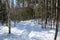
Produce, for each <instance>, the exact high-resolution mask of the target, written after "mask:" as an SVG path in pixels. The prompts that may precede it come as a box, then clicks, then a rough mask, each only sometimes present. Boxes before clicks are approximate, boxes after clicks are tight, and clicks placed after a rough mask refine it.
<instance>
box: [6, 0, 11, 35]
mask: <svg viewBox="0 0 60 40" xmlns="http://www.w3.org/2000/svg"><path fill="white" fill-rule="evenodd" d="M8 1H9V0H5V3H6V12H7V17H8V22H7V23H8V24H7V25H8V28H9V34H10V33H11V27H10V12H9V5H8Z"/></svg>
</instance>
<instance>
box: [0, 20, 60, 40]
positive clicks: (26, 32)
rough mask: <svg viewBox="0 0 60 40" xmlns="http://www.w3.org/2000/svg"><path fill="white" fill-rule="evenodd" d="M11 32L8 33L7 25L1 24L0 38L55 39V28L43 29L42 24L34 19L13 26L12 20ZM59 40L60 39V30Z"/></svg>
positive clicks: (24, 39)
mask: <svg viewBox="0 0 60 40" xmlns="http://www.w3.org/2000/svg"><path fill="white" fill-rule="evenodd" d="M11 24H12V25H11V26H12V27H11V34H8V27H7V26H0V40H53V38H54V34H55V30H50V29H47V30H45V29H41V25H38V24H37V23H34V21H33V20H28V21H21V22H19V23H17V24H16V27H13V24H14V23H13V22H11ZM57 40H60V32H59V33H58V38H57Z"/></svg>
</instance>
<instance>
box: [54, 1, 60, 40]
mask: <svg viewBox="0 0 60 40" xmlns="http://www.w3.org/2000/svg"><path fill="white" fill-rule="evenodd" d="M58 26H59V13H58V0H56V31H55V37H54V40H57V35H58Z"/></svg>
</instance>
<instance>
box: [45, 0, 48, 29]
mask: <svg viewBox="0 0 60 40" xmlns="http://www.w3.org/2000/svg"><path fill="white" fill-rule="evenodd" d="M47 16H48V0H45V28H46V25H47Z"/></svg>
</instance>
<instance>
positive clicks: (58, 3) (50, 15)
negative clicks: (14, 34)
mask: <svg viewBox="0 0 60 40" xmlns="http://www.w3.org/2000/svg"><path fill="white" fill-rule="evenodd" d="M31 19H34V20H36V19H37V20H38V19H41V21H39V20H38V24H41V25H42V28H45V29H46V28H47V27H46V25H47V24H48V22H49V23H50V24H51V27H50V29H53V27H52V23H53V24H54V23H56V26H55V37H54V40H56V39H57V35H58V28H59V27H60V26H59V23H60V0H0V23H1V24H2V25H3V24H4V23H6V26H8V28H9V34H10V33H11V23H10V22H11V21H14V25H16V22H17V21H18V22H19V21H25V20H31ZM43 21H44V23H43Z"/></svg>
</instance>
